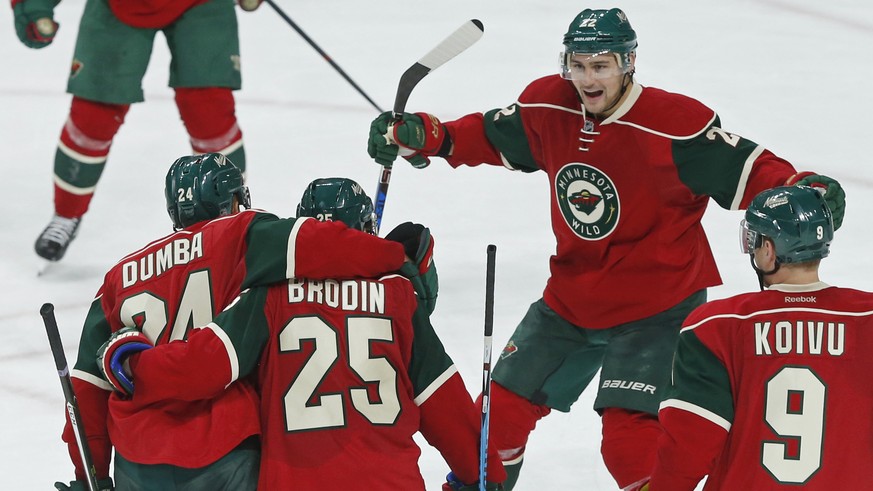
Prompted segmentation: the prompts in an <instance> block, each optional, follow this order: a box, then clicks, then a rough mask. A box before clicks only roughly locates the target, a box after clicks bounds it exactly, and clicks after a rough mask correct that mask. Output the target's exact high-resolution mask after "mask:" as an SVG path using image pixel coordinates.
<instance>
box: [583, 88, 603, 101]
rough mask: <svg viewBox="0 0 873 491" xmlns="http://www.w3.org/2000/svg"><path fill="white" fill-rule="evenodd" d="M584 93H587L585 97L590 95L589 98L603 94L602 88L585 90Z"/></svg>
mask: <svg viewBox="0 0 873 491" xmlns="http://www.w3.org/2000/svg"><path fill="white" fill-rule="evenodd" d="M583 93H584V94H585V97H588V98H589V99H596V98H598V97H600V96H602V95H603V91H602V90H594V91H587V90H586V91H583Z"/></svg>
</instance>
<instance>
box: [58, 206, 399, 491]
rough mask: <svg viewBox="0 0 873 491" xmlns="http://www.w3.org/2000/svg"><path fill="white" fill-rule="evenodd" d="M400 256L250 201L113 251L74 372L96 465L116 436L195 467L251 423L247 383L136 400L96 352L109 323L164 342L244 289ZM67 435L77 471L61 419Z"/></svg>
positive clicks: (249, 430) (152, 456)
mask: <svg viewBox="0 0 873 491" xmlns="http://www.w3.org/2000/svg"><path fill="white" fill-rule="evenodd" d="M404 259H405V253H404V251H403V246H401V245H400V244H399V243H396V242H391V241H386V240H383V239H380V238H378V237H374V236H372V235H368V234H365V233H363V232H358V231H356V230H352V229H349V228H347V227H346V226H345V225H344V224H342V223H341V222H319V221H316V220H314V219H308V218H303V219H293V218H289V219H281V220H280V219H278V218H277V217H275V216H274V215H271V214H268V213H263V212H257V211H252V210H247V211H243V212H241V213H238V214H235V215H231V216H227V217H222V218H218V219H215V220H212V221H205V222H200V223H197V224H195V225H192V226H190V227H188V228H185V229H183V230H180V231H178V232H176V233H174V234H171V235H169V236H167V237H164V238H162V239H159V240H157V241H155V242H152V243H151V244H149V245H147V246H146V247H144V248H143V249H141V250H139V251H137V252H135V253H133V254H131V255H129V256H127V257H125V258H124V259H122V260H121V261H119V262H118V264H116V265H115V266H114V267H113V268H112V269H111V270H110V271H109V272H108V273H107V274H106V277H105V279H104V282H103V286H102V287H101V288H100V290H99V292H98V293H97V297H96V298H95V299H94V301H93V302H92V304H91V309H90V311H89V313H88V317H87V318H86V320H85V325H84V327H83V329H82V336H81V340H80V342H79V353H78V360H77V361H76V364H75V367H74V370H73V372H72V376H73V385H74V388H75V390H76V395H77V397H78V400H79V406H80V407H81V412H82V418H83V420H84V428H85V431H86V434H87V436H88V441H89V443H90V447H91V453H92V456H93V457H94V461H95V466H96V469H97V474H98V476H101V477H102V476H106V475H108V471H109V461H110V455H111V449H112V446H115V448H116V450H117V451H118V452H119V453H120V454H121V455H123V456H124V457H125V458H126V459H128V460H131V461H133V462H138V463H142V464H171V465H176V466H181V467H188V468H196V467H202V466H204V465H206V464H209V463H212V462H214V461H215V460H217V459H218V458H220V457H222V456H223V455H225V454H226V453H227V452H228V451H229V450H230V449H232V448H233V447H235V446H236V445H237V444H238V443H240V442H241V441H242V440H243V439H245V438H246V437H248V436H250V435H253V434H257V433H258V432H259V427H258V423H257V395H256V394H255V392H254V390H253V389H252V388H251V387H250V386H249V385H247V384H244V383H239V384H234V386H233V387H231V388H230V389H229V390H228V391H227V392H226V393H222V394H221V395H220V396H219V397H217V398H216V399H214V400H211V401H197V402H195V403H180V402H178V401H169V402H166V403H162V404H152V405H147V406H143V405H139V404H137V403H136V402H135V401H131V400H128V399H123V398H121V397H119V396H118V395H117V394H115V393H112V392H111V386H109V384H108V383H107V382H106V381H104V380H103V379H102V378H101V375H100V371H99V369H98V366H97V360H96V355H97V351H98V349H99V348H100V346H101V345H102V344H103V343H104V342H105V341H106V340H107V339H108V338H109V336H110V334H111V333H112V332H114V331H116V330H118V329H120V328H122V327H124V326H137V327H138V328H139V329H141V330H142V332H143V333H145V334H146V335H147V336H148V337H149V339H151V340H152V341H153V342H154V343H155V344H165V343H168V342H170V341H172V340H176V339H184V338H185V337H186V336H187V334H188V331H189V330H190V329H191V328H192V327H195V326H203V325H206V324H208V323H209V322H211V321H212V319H213V317H214V316H215V315H217V314H218V313H219V312H220V311H221V310H222V309H223V308H224V307H225V306H227V304H228V303H230V302H231V300H233V299H234V298H235V297H236V296H237V295H238V294H239V292H240V290H241V289H242V288H246V287H248V286H251V285H256V284H266V283H272V282H277V281H282V280H284V279H285V278H290V277H294V276H295V275H307V276H311V277H327V276H338V277H353V276H372V275H376V274H382V273H385V272H389V271H395V270H397V269H399V268H400V266H401V265H402V264H403V261H404ZM110 394H111V395H110ZM215 428H222V430H221V431H214V429H215ZM64 441H66V442H67V444H68V449H69V451H70V456H71V458H72V459H73V462H74V464H75V465H76V477H77V479H84V476H85V474H84V471H83V468H82V466H81V460H80V458H79V453H78V449H77V447H76V441H75V438H74V435H73V432H72V427H71V426H70V423H69V419H68V420H67V425H66V427H65V429H64Z"/></svg>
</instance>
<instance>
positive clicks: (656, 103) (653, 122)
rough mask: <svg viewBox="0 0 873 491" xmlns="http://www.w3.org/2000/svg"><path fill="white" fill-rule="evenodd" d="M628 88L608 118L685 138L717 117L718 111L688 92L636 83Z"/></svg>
mask: <svg viewBox="0 0 873 491" xmlns="http://www.w3.org/2000/svg"><path fill="white" fill-rule="evenodd" d="M629 90H630V91H631V94H630V95H629V97H628V99H627V100H626V101H625V103H623V104H622V107H620V108H619V110H618V111H616V113H615V114H613V116H612V117H610V118H609V119H608V120H607V121H610V120H611V121H614V122H616V123H619V124H629V125H632V126H635V127H637V128H639V129H641V130H643V131H647V132H650V133H654V134H658V135H662V136H666V137H668V138H671V139H675V140H684V139H689V138H693V137H695V136H697V135H699V134H700V133H701V132H703V131H704V130H706V129H707V128H709V127H710V126H711V125H712V124H713V123H714V122H715V121H716V120H717V118H718V115H717V114H716V113H715V111H713V110H712V109H710V108H709V107H707V106H706V105H704V104H703V103H702V102H700V101H698V100H697V99H694V98H692V97H688V96H686V95H682V94H676V93H673V92H667V91H666V90H663V89H658V88H654V87H644V86H642V85H639V84H636V83H635V84H633V85H632V86H631V87H630V89H629Z"/></svg>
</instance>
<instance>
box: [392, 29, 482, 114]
mask: <svg viewBox="0 0 873 491" xmlns="http://www.w3.org/2000/svg"><path fill="white" fill-rule="evenodd" d="M484 32H485V27H484V26H483V25H482V22H481V21H479V20H477V19H471V20H468V21H467V22H464V24H463V25H461V27H459V28H458V29H457V30H456V31H455V32H453V33H452V34H450V35H449V37H447V38H445V39H444V40H443V41H442V42H441V43H439V44H438V45H436V46H435V47H434V48H433V49H432V50H430V52H428V53H427V54H426V55H424V56H423V57H422V58H421V59H420V60H418V61H417V62H415V64H413V65H412V66H411V67H409V68H408V69H407V70H406V71H405V72H403V75H402V76H401V77H400V83H399V84H398V85H397V96H396V97H395V99H394V108H393V111H394V116H395V117H397V116H399V115H400V114H401V113H403V111H404V110H405V109H406V102H407V100H409V94H411V93H412V89H413V88H415V86H416V85H418V82H421V79H423V78H424V77H425V76H426V75H427V74H428V73H430V72H432V71H434V70H436V69H437V68H439V67H440V66H442V65H443V64H444V63H445V62H447V61H449V60H451V59H452V58H454V57H455V56H458V55H459V54H461V53H462V52H463V51H464V50H466V49H467V48H469V47H470V46H472V45H473V44H475V43H476V41H478V40H479V38H481V37H482V34H483V33H484Z"/></svg>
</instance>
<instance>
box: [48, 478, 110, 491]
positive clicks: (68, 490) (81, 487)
mask: <svg viewBox="0 0 873 491" xmlns="http://www.w3.org/2000/svg"><path fill="white" fill-rule="evenodd" d="M55 489H56V490H58V491H88V483H86V482H85V481H72V482H70V484H69V485H66V484H64V483H62V482H56V483H55ZM97 489H98V490H99V491H113V490H114V489H115V486H113V484H112V478H111V477H107V478H106V479H100V480H98V481H97Z"/></svg>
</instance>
